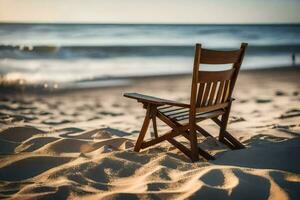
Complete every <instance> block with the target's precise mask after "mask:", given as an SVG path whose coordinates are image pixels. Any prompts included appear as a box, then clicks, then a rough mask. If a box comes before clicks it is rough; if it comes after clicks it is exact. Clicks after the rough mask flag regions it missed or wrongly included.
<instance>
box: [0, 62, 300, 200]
mask: <svg viewBox="0 0 300 200" xmlns="http://www.w3.org/2000/svg"><path fill="white" fill-rule="evenodd" d="M299 78H300V67H298V66H296V67H277V68H270V69H256V70H245V71H241V73H240V76H239V77H238V82H237V84H236V88H235V91H234V95H233V96H234V97H235V98H236V100H235V101H234V103H233V106H232V112H231V114H230V119H229V125H228V131H229V132H230V133H232V135H233V136H235V137H236V138H237V139H238V140H239V141H241V142H242V143H243V144H244V145H246V148H245V149H242V150H230V149H228V148H227V147H226V146H225V145H223V144H222V143H219V142H218V141H217V140H214V139H213V138H208V139H207V138H206V139H205V138H204V137H201V136H199V137H198V143H199V146H200V147H202V148H203V149H205V150H207V151H209V152H210V153H211V154H213V155H215V157H216V160H214V161H206V160H205V159H203V158H200V161H199V162H194V163H192V162H191V161H190V160H189V159H187V158H186V157H185V156H184V155H183V154H182V153H181V152H180V151H178V150H177V149H175V148H174V147H173V146H172V145H170V144H169V143H167V142H164V143H161V144H158V145H156V146H153V147H150V148H148V149H145V150H143V151H141V152H140V153H136V152H134V151H133V147H134V144H135V140H136V138H137V136H138V133H139V131H140V128H141V126H142V122H143V118H144V115H145V110H144V109H143V108H142V105H141V104H138V103H137V102H136V101H134V100H131V99H127V98H124V97H123V93H125V92H139V93H143V94H147V95H153V96H157V97H161V98H167V99H172V100H176V101H180V102H185V103H188V102H189V96H190V87H191V74H186V75H174V76H160V77H148V78H147V77H144V78H135V79H134V78H132V79H128V81H127V82H126V85H123V86H114V87H112V86H111V87H102V88H90V89H86V88H85V89H83V88H82V89H78V88H77V89H74V90H68V91H61V92H59V90H58V91H49V92H48V93H47V92H43V93H42V94H38V93H37V92H34V93H31V92H30V91H23V92H22V91H19V92H14V93H9V94H8V93H3V94H1V96H0V107H1V109H0V127H1V128H0V154H1V155H0V198H11V199H66V198H68V199H138V198H140V199H272V200H273V199H278V200H284V199H299V198H300V159H299V155H300V137H299V136H300V81H299ZM201 125H203V127H204V128H205V129H206V130H208V131H210V132H211V133H212V134H213V136H215V137H217V136H218V129H217V126H215V125H214V124H213V123H211V122H210V121H204V122H201ZM150 130H151V131H152V127H151V128H150ZM158 130H159V134H161V133H163V132H165V131H167V130H168V127H167V126H164V125H163V123H160V122H158ZM150 136H151V134H150V132H148V133H147V135H146V137H148V138H149V137H150Z"/></svg>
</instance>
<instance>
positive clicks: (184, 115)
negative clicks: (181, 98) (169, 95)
mask: <svg viewBox="0 0 300 200" xmlns="http://www.w3.org/2000/svg"><path fill="white" fill-rule="evenodd" d="M158 111H159V112H160V113H161V114H163V115H165V116H166V117H168V118H170V119H172V120H174V121H184V120H187V119H189V111H190V109H189V108H182V107H177V106H161V107H158ZM224 113H225V111H224V110H223V109H217V110H214V111H210V112H199V113H197V114H196V121H202V120H204V119H208V118H213V117H217V116H219V115H222V114H224Z"/></svg>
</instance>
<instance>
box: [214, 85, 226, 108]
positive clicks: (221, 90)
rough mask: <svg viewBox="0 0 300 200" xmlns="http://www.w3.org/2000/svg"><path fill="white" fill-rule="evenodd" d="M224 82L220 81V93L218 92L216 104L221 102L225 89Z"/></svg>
mask: <svg viewBox="0 0 300 200" xmlns="http://www.w3.org/2000/svg"><path fill="white" fill-rule="evenodd" d="M224 82H225V81H220V84H219V88H218V93H217V98H216V104H218V103H221V100H222V99H221V97H222V92H223V89H224Z"/></svg>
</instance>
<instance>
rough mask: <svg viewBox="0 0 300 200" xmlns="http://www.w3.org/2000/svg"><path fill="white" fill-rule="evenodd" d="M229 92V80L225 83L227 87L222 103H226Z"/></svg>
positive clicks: (225, 87)
mask: <svg viewBox="0 0 300 200" xmlns="http://www.w3.org/2000/svg"><path fill="white" fill-rule="evenodd" d="M228 90H229V80H227V81H225V86H224V90H223V94H222V100H221V102H223V103H224V102H225V101H226V98H227V96H228V92H229V91H228Z"/></svg>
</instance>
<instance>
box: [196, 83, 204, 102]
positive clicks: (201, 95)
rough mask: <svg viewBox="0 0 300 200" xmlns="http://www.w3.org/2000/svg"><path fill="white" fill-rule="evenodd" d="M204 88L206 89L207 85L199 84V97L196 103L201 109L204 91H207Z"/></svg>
mask: <svg viewBox="0 0 300 200" xmlns="http://www.w3.org/2000/svg"><path fill="white" fill-rule="evenodd" d="M204 87H205V83H200V84H199V89H198V95H197V103H196V106H197V107H199V106H200V105H201V102H202V97H203V92H204V89H205V88H204Z"/></svg>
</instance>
